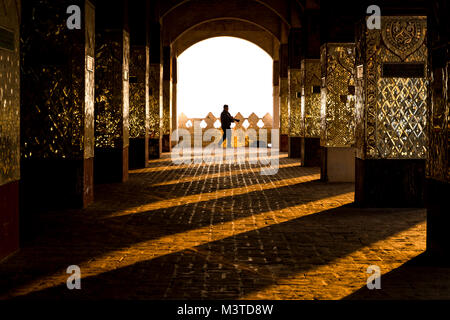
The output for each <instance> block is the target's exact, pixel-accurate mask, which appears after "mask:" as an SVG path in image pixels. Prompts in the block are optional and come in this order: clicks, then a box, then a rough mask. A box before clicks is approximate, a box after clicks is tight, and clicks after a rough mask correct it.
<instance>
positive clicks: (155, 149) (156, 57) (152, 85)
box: [148, 22, 162, 159]
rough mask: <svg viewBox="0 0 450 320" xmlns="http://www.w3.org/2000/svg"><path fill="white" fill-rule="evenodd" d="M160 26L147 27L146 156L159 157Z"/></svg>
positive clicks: (160, 109) (157, 24)
mask: <svg viewBox="0 0 450 320" xmlns="http://www.w3.org/2000/svg"><path fill="white" fill-rule="evenodd" d="M160 33H161V27H160V24H159V23H157V22H156V23H152V24H150V28H149V43H150V45H149V54H150V57H149V59H150V65H149V84H148V85H149V88H148V89H149V119H148V122H149V123H148V130H149V131H148V157H149V158H150V159H156V158H159V157H160V155H161V151H162V146H161V115H162V108H161V101H160V95H161V94H160V92H161V74H162V65H161V48H160V46H161V45H160V41H161V40H160V39H161V34H160Z"/></svg>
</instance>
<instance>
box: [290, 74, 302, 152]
mask: <svg viewBox="0 0 450 320" xmlns="http://www.w3.org/2000/svg"><path fill="white" fill-rule="evenodd" d="M300 76H301V72H300V69H293V68H290V69H289V74H288V81H289V104H288V109H289V158H301V136H302V130H303V127H302V125H301V120H300V117H301V84H300Z"/></svg>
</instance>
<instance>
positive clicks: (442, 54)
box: [426, 0, 450, 261]
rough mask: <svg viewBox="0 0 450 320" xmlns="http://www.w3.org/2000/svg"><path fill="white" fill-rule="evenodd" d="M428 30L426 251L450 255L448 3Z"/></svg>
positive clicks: (438, 7)
mask: <svg viewBox="0 0 450 320" xmlns="http://www.w3.org/2000/svg"><path fill="white" fill-rule="evenodd" d="M433 7H434V10H433V13H434V15H430V16H429V19H428V27H429V30H430V32H429V42H428V44H429V50H430V52H429V60H428V62H429V69H428V70H429V74H428V77H429V78H428V79H429V81H430V86H429V90H428V114H427V122H428V124H429V125H428V144H427V151H428V156H427V160H426V180H427V184H426V185H427V186H426V194H427V200H426V206H427V209H428V212H427V252H428V253H430V254H432V255H433V256H436V257H438V258H439V259H442V258H443V259H446V260H447V261H448V257H449V256H450V238H449V236H448V227H449V226H450V214H449V213H450V201H449V200H448V195H449V194H450V132H449V123H450V122H449V120H450V81H449V76H450V46H449V35H450V26H449V24H448V21H447V20H448V17H447V16H446V15H447V12H448V9H449V4H448V2H446V1H444V0H439V1H436V2H434V3H433Z"/></svg>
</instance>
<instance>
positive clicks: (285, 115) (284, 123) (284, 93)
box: [279, 44, 289, 152]
mask: <svg viewBox="0 0 450 320" xmlns="http://www.w3.org/2000/svg"><path fill="white" fill-rule="evenodd" d="M288 49H289V48H288V44H281V45H280V71H279V72H280V73H279V75H280V80H279V81H280V82H279V88H280V94H279V105H280V108H279V110H280V114H279V117H280V151H281V152H288V151H289V80H288V64H289V60H288V59H289V54H288V53H289V50H288Z"/></svg>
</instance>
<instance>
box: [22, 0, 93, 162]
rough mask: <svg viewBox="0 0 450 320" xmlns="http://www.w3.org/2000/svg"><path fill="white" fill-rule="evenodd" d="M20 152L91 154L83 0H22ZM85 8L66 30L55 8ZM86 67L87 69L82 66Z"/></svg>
mask: <svg viewBox="0 0 450 320" xmlns="http://www.w3.org/2000/svg"><path fill="white" fill-rule="evenodd" d="M22 4H23V10H22V13H23V17H22V19H23V20H22V21H23V23H22V25H21V63H22V65H21V70H22V77H21V79H22V83H21V87H22V88H21V104H22V106H21V108H22V114H21V121H22V125H21V136H22V139H21V140H22V142H21V153H22V157H23V158H25V159H27V158H57V159H60V158H66V159H82V158H89V157H92V156H93V148H92V142H93V132H92V128H93V124H92V119H93V118H92V113H93V111H92V98H93V82H94V78H93V77H94V75H93V71H92V70H93V68H94V64H95V62H94V60H92V59H88V57H89V56H90V57H92V55H93V50H92V48H93V46H94V38H93V34H94V29H93V28H94V26H95V12H94V8H93V7H92V5H91V4H90V3H89V2H88V1H60V2H58V3H55V2H54V1H50V0H48V1H44V0H43V1H39V2H32V3H31V2H22ZM70 4H77V5H79V6H80V7H82V8H83V9H84V8H85V9H86V10H84V12H85V19H84V20H85V21H86V22H85V23H84V25H83V27H82V30H69V29H68V28H67V25H66V15H62V14H60V12H61V7H67V6H69V5H70ZM87 69H91V71H88V70H87Z"/></svg>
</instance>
